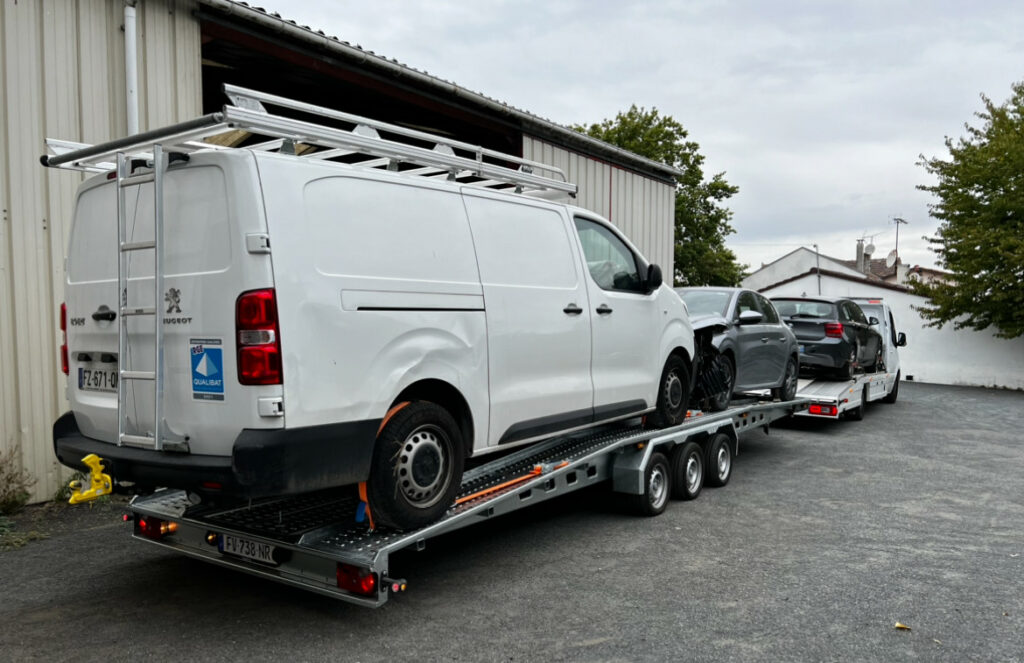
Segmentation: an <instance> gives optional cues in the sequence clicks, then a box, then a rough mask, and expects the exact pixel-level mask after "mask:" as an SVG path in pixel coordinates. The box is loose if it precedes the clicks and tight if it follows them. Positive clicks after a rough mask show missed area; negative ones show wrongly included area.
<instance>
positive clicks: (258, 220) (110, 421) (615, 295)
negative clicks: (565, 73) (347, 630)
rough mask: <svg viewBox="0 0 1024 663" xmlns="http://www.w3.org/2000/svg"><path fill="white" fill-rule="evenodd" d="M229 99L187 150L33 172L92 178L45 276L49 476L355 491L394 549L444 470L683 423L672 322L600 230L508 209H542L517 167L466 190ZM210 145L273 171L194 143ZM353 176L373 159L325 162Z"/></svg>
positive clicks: (64, 159)
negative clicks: (92, 466) (648, 424)
mask: <svg viewBox="0 0 1024 663" xmlns="http://www.w3.org/2000/svg"><path fill="white" fill-rule="evenodd" d="M234 94H235V95H236V96H234V97H233V99H235V100H236V103H237V100H238V99H239V98H245V99H247V100H248V103H247V104H246V106H247V108H242V107H241V106H242V104H238V105H237V106H226V107H225V108H224V110H223V111H222V112H221V113H214V114H211V115H209V116H206V118H200V120H203V119H206V120H207V122H206V124H203V123H202V122H200V121H198V120H197V121H193V122H192V123H191V124H188V126H187V127H186V126H185V125H178V126H175V127H169V128H167V129H165V130H160V131H157V132H150V133H149V134H141V135H139V136H135V137H131V138H128V139H122V140H120V141H115V142H114V143H109V144H106V145H98V146H92V147H88V146H78V145H76V146H72V147H73V148H74V149H71V150H70V151H68V150H67V149H65V150H64V152H63V154H58V155H56V156H49V157H43V162H44V164H46V165H50V166H63V167H79V168H85V167H90V168H91V169H92V170H96V171H102V172H100V173H99V174H98V175H96V176H95V177H93V178H91V179H89V180H87V181H86V182H84V183H83V184H82V185H81V187H80V189H79V191H78V194H77V200H76V205H75V212H74V220H73V227H72V230H71V237H70V248H69V252H68V259H67V263H66V312H62V320H64V321H65V329H66V341H65V347H64V348H63V352H64V354H65V362H64V365H65V372H67V373H68V375H69V376H70V379H69V381H68V387H67V395H68V400H69V401H70V404H71V412H69V413H67V414H65V415H64V416H63V417H61V418H60V419H59V420H58V421H57V423H56V424H55V426H54V445H55V450H56V453H57V456H58V458H59V459H60V461H61V462H62V463H64V464H65V465H68V466H71V467H76V468H82V467H83V464H82V461H81V459H82V457H83V456H86V455H87V454H89V453H95V454H97V455H99V456H100V457H102V458H103V459H104V461H105V464H106V466H107V471H108V472H109V473H110V474H111V475H112V476H114V478H115V479H116V480H119V481H124V482H128V481H130V482H134V483H135V484H136V485H137V486H140V487H156V486H168V487H175V488H184V489H188V490H191V491H194V492H196V493H197V494H200V495H227V496H265V495H274V494H292V493H301V492H306V491H312V490H317V489H322V488H327V487H333V486H341V485H346V484H357V483H364V482H365V493H364V494H365V497H366V498H367V500H368V502H369V504H370V506H371V508H372V513H373V517H374V518H375V520H376V521H377V522H378V523H379V524H384V525H388V526H392V527H395V528H411V527H417V526H420V525H423V524H426V523H428V522H430V521H432V520H434V519H436V518H438V517H440V515H442V514H443V513H444V512H445V510H446V509H447V508H448V507H449V506H450V505H451V504H452V502H453V501H454V498H455V495H456V491H457V490H458V488H459V485H460V478H461V474H462V468H463V462H464V459H465V458H466V457H469V456H475V455H480V454H486V453H489V452H494V451H497V450H503V449H507V448H509V447H512V446H516V445H523V444H528V443H530V442H532V441H536V440H539V439H542V438H545V437H549V436H551V435H553V434H557V433H564V432H569V431H574V430H578V429H582V428H585V427H589V426H593V425H595V424H598V423H602V422H609V421H614V420H618V419H625V418H631V417H636V416H638V415H647V417H648V420H649V421H653V422H654V423H656V424H659V425H668V424H675V423H679V422H681V421H682V419H683V418H684V417H685V415H686V408H687V402H688V397H689V393H690V389H691V388H692V375H693V373H694V371H693V366H692V358H693V354H694V353H693V332H692V329H691V326H690V323H689V320H688V316H687V313H686V309H685V306H684V305H683V304H682V302H681V301H680V299H679V298H678V297H677V296H676V295H675V294H674V293H673V292H672V291H671V290H670V289H669V288H668V287H666V286H665V285H664V284H663V283H662V275H661V270H660V269H659V268H658V266H657V265H651V264H649V263H648V262H647V261H646V260H645V259H644V258H643V256H641V255H640V253H639V252H638V251H637V250H636V248H635V247H633V245H632V244H631V243H630V242H629V241H628V240H627V239H626V238H625V237H624V236H622V235H621V234H620V233H619V231H618V230H616V229H615V228H614V227H613V226H612V225H611V224H609V223H608V222H607V221H605V220H604V219H602V218H600V217H599V216H596V215H595V214H593V213H591V212H588V211H586V210H583V209H579V208H576V207H573V206H570V205H567V204H564V203H561V202H552V201H549V200H543V199H540V198H537V197H530V196H528V195H524V194H522V193H515V192H514V190H515V189H514V187H518V188H519V189H526V190H530V189H535V190H539V189H543V188H544V186H543V180H546V179H547V178H544V177H540V176H538V175H532V174H529V173H530V168H531V167H533V166H536V165H537V164H529V166H527V165H524V166H522V167H520V168H519V169H518V170H517V169H514V168H510V167H508V165H507V164H508V163H513V164H515V163H516V162H517V159H516V158H515V157H509V156H507V155H503V161H502V163H501V164H498V165H491V166H487V169H486V172H485V170H484V168H483V167H482V166H481V164H482V163H483V161H481V159H480V158H479V157H477V158H476V159H475V160H474V159H473V158H467V157H461V156H458V154H457V151H461V150H463V149H465V146H463V145H461V144H458V143H451V142H450V141H449V144H450V145H453V146H454V147H453V148H452V149H448V150H442V149H439V148H437V147H435V148H434V149H432V150H428V149H424V148H420V147H416V146H413V145H407V144H404V143H400V142H397V141H395V140H385V139H382V138H380V137H379V135H376V134H375V133H374V132H373V131H367V130H366V129H365V128H357V129H356V130H354V131H353V130H348V129H346V130H342V129H338V128H336V127H334V126H319V125H316V124H310V123H306V122H299V121H297V120H291V119H290V118H284V117H280V116H276V115H271V114H269V113H267V112H266V111H265V110H263V108H262V105H261V104H259V103H255V102H257V101H262V102H265V103H271V104H275V105H279V106H282V107H287V106H288V105H289V102H288V100H283V99H281V98H278V97H271V96H270V95H260V94H259V93H254V92H250V91H240V90H238V89H235V90H234ZM246 95H248V96H246ZM294 103H295V104H296V105H298V106H299V110H302V111H303V112H306V113H310V112H312V111H311V110H310V109H311V108H313V109H315V110H316V112H318V113H321V114H324V115H325V116H327V117H330V118H332V120H338V121H340V120H344V119H348V121H349V122H350V123H351V124H353V125H361V127H366V126H371V127H372V126H373V125H374V124H379V123H373V122H372V121H370V120H366V119H365V118H354V119H352V116H342V114H340V113H337V112H336V111H330V110H328V109H318V108H315V107H309V106H307V105H305V104H298V102H294ZM254 108H255V109H256V110H253V109H254ZM247 114H248V115H247ZM243 116H244V117H249V116H252V118H250V119H249V121H248V123H246V122H243V121H242V120H240V119H238V118H239V117H243ZM285 124H287V128H288V131H287V132H286V131H284V130H283V129H279V128H278V127H280V126H284V125H285ZM232 129H233V130H236V131H238V130H240V129H244V130H245V131H248V132H250V133H251V134H254V135H255V134H262V135H263V136H264V138H263V140H264V141H265V140H266V138H265V136H270V137H271V138H272V139H276V143H275V145H274V146H272V147H277V148H280V149H276V150H275V149H270V148H268V147H267V145H268V144H267V143H261V144H258V145H255V146H253V147H250V148H236V149H223V148H217V149H213V148H211V146H209V145H208V144H203V143H199V142H198V141H199V140H200V139H201V138H202V137H203V136H209V135H215V134H218V133H221V134H222V133H223V132H225V131H227V130H232ZM300 129H301V131H300ZM386 129H387V130H388V131H390V132H392V133H401V132H402V131H405V132H406V133H409V134H417V135H416V136H413V138H417V139H421V138H422V135H420V134H418V132H411V131H408V130H402V129H401V128H399V127H387V128H386ZM190 131H191V133H189V132H190ZM347 136H349V137H351V138H347ZM282 138H286V139H285V140H282ZM293 138H294V139H295V142H294V143H293V142H292V139H293ZM438 140H439V139H438ZM346 141H351V142H352V144H350V143H348V142H346ZM298 143H301V145H303V146H304V147H312V148H313V150H312V151H311V150H308V149H307V150H306V151H305V152H303V156H297V155H296V154H294V152H298V151H300V150H297V149H295V145H296V144H298ZM353 144H354V145H355V147H358V148H359V149H358V150H355V149H354V148H353ZM66 145H67V144H65V146H66ZM158 145H159V146H160V147H157V146H158ZM375 150H376V151H375ZM355 151H359V152H361V153H364V154H370V155H371V156H373V155H374V154H377V155H379V154H382V153H383V154H384V155H385V158H384V159H380V158H379V156H378V157H377V158H376V159H375V160H374V161H372V162H365V163H362V164H351V163H339V162H337V161H334V160H332V159H331V157H333V156H335V154H339V153H344V154H346V155H347V154H352V153H354V152H355ZM143 152H145V153H146V154H148V155H149V156H150V159H149V160H147V159H146V158H145V156H143V157H142V158H133V157H136V155H137V154H141V153H143ZM482 152H486V151H482ZM118 153H119V154H120V156H116V161H117V163H119V164H120V166H119V169H118V170H116V171H110V168H111V165H110V163H109V162H110V161H111V160H112V158H111V157H112V156H114V155H117V154H118ZM318 155H319V158H318ZM396 155H399V156H400V157H401V158H397V157H396ZM442 157H443V158H442ZM431 159H434V161H431ZM453 160H459V161H453ZM438 161H441V162H443V163H442V166H444V165H445V164H448V163H449V162H452V163H455V164H456V166H457V167H452V168H450V169H449V174H448V176H447V177H446V176H445V170H444V168H443V167H438ZM463 161H464V162H466V164H468V165H467V166H464V165H463V164H461V162H463ZM518 161H519V162H523V160H518ZM397 162H400V163H401V168H404V169H405V170H404V171H403V170H402V169H401V168H398V167H397V166H395V165H394V164H395V163H397ZM523 163H524V164H527V163H528V162H523ZM410 164H412V165H415V166H416V168H415V169H410V167H409V166H410ZM423 164H426V165H423ZM473 164H476V167H475V169H474V168H473ZM388 165H391V167H390V168H389V169H386V168H387V166H388ZM370 166H378V167H370ZM381 166H384V167H381ZM431 168H433V170H434V172H435V173H440V174H441V177H427V176H417V175H423V174H424V173H428V171H430V170H431ZM463 169H465V170H473V172H474V175H475V176H474V177H469V178H466V177H464V176H463V174H462V173H463V172H464V170H463ZM456 175H457V176H456ZM481 180H483V181H481ZM495 181H497V182H498V183H499V184H501V185H502V186H505V187H506V191H502V190H495V187H494V186H493V184H494V182H495ZM562 184H563V185H564V182H563V183H562ZM509 187H512V188H509ZM154 188H157V189H160V191H154ZM563 189H564V187H563ZM119 219H120V221H119ZM119 224H123V227H121V228H119ZM155 227H156V228H157V229H161V228H162V230H160V231H158V232H155V231H154V228H155ZM154 237H155V238H156V239H155V240H154ZM119 247H120V248H119ZM155 262H156V264H154V263H155ZM155 289H158V290H159V301H157V302H156V303H155V306H154V302H153V298H154V290H155ZM119 290H120V291H121V292H120V295H119ZM147 314H149V315H147ZM154 314H155V315H154Z"/></svg>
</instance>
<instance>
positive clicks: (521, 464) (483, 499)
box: [94, 398, 809, 607]
mask: <svg viewBox="0 0 1024 663" xmlns="http://www.w3.org/2000/svg"><path fill="white" fill-rule="evenodd" d="M808 404H809V401H807V400H806V399H799V398H798V399H796V400H792V401H786V402H778V401H776V402H756V401H754V402H749V403H745V404H744V403H740V404H736V405H733V406H732V407H730V408H729V409H727V410H724V411H722V412H717V413H708V414H704V413H692V414H691V416H689V417H688V418H687V419H686V421H684V422H683V423H682V424H679V425H678V426H674V427H671V428H663V429H660V430H647V429H644V428H643V426H642V425H641V421H640V420H639V419H634V420H632V421H630V422H628V423H625V424H617V425H614V424H613V425H608V426H603V427H601V428H598V429H593V430H590V431H585V432H583V433H579V434H575V435H566V436H557V437H553V438H551V439H549V440H546V441H543V442H540V443H537V444H534V445H531V446H530V447H528V448H526V449H523V450H521V451H518V452H514V453H511V454H509V455H506V456H503V457H501V458H498V459H495V460H492V461H490V462H486V463H484V464H482V465H480V466H478V467H475V468H473V469H470V470H467V471H466V472H465V474H464V476H463V479H462V486H461V488H460V491H459V496H458V498H457V500H456V502H455V504H454V505H453V506H452V508H451V509H449V510H448V512H447V513H446V514H445V515H444V516H443V517H442V518H441V520H439V521H437V522H435V523H433V524H431V525H428V526H426V527H423V528H421V529H418V530H415V531H408V532H396V531H389V530H386V529H374V528H373V526H372V512H368V511H367V508H366V504H365V503H364V502H363V501H362V500H361V499H360V497H359V495H358V493H357V491H356V490H355V489H354V488H353V487H348V488H345V489H337V490H327V491H321V492H318V493H312V494H306V495H297V496H289V497H276V498H266V499H259V500H250V501H248V502H244V501H243V502H240V503H236V504H233V505H231V506H227V505H218V506H212V505H204V504H202V503H198V501H197V500H194V499H193V498H192V496H190V495H189V494H188V493H186V492H185V491H181V490H170V489H165V490H159V491H157V492H155V493H153V494H150V495H137V496H135V497H134V498H133V499H132V501H131V502H130V504H129V506H128V508H129V513H128V514H126V516H125V520H127V521H131V522H132V527H133V536H134V538H136V539H140V540H142V541H146V542H148V543H152V544H155V545H158V546H160V547H162V548H166V549H169V550H175V551H177V552H180V553H183V554H185V555H188V556H190V557H195V558H197V559H201V560H205V561H207V562H211V563H213V564H218V565H220V566H224V567H227V568H231V569H235V570H239V571H244V572H246V573H250V574H252V575H255V576H259V577H262V578H268V579H271V580H276V581H278V582H282V583H285V584H289V585H293V586H296V587H300V588H302V589H306V590H310V591H313V592H317V593H319V594H325V595H327V596H331V597H334V598H338V599H342V600H344V601H349V602H352V603H357V604H359V605H363V606H370V607H377V606H380V605H383V604H384V603H385V602H386V601H387V600H388V598H389V597H390V595H391V594H392V593H395V592H401V591H404V590H405V588H406V582H405V580H404V579H401V578H396V577H392V576H391V575H390V574H391V569H390V567H389V561H390V556H391V554H392V553H394V552H396V551H399V550H402V549H404V548H410V547H415V548H416V549H417V550H421V549H423V547H424V546H425V545H426V541H427V540H428V539H430V538H432V537H435V536H439V535H441V534H446V533H448V532H452V531H455V530H458V529H461V528H463V527H467V526H469V525H473V524H475V523H479V522H483V521H485V520H489V519H491V518H494V517H497V516H501V515H504V514H508V513H512V512H513V511H517V510H519V509H523V508H527V507H530V506H532V505H534V504H536V503H539V502H543V501H545V500H548V499H551V498H553V497H557V496H559V495H564V494H566V493H570V492H573V491H575V490H579V489H582V488H586V487H588V486H592V485H595V484H597V483H599V482H602V481H605V480H609V479H610V480H611V487H612V489H613V490H614V491H615V492H618V493H622V494H624V496H625V497H626V498H627V499H629V500H630V501H631V503H632V506H633V507H634V508H635V509H636V510H637V511H638V512H639V513H641V514H642V515H651V516H653V515H658V514H660V513H661V512H662V511H664V509H665V508H666V506H667V504H668V501H669V497H670V495H672V494H675V495H677V496H683V497H693V496H696V495H697V494H699V491H700V487H701V485H702V484H703V483H707V485H711V486H720V485H724V484H725V483H726V482H727V481H728V480H729V477H730V475H731V472H732V459H733V457H734V456H735V455H736V454H737V453H738V452H739V434H740V433H743V432H745V431H748V430H752V429H754V428H764V429H765V430H766V431H767V428H768V425H769V424H770V423H771V422H772V421H775V420H776V419H779V418H781V417H786V416H790V415H793V414H796V413H798V412H800V411H801V410H803V409H805V408H806V407H807V406H808ZM705 468H707V469H706V470H705ZM98 472H99V470H95V471H94V474H95V473H98Z"/></svg>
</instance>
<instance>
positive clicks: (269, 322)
mask: <svg viewBox="0 0 1024 663" xmlns="http://www.w3.org/2000/svg"><path fill="white" fill-rule="evenodd" d="M235 331H236V332H237V334H238V338H237V341H238V381H239V382H240V383H242V384H281V383H282V382H283V376H282V372H281V334H280V330H279V327H278V320H277V296H276V295H275V294H274V289H273V288H265V289H263V290H250V291H249V292H243V293H242V294H241V295H239V296H238V301H237V302H236V303H235Z"/></svg>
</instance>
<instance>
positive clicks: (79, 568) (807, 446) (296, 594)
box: [0, 383, 1024, 663]
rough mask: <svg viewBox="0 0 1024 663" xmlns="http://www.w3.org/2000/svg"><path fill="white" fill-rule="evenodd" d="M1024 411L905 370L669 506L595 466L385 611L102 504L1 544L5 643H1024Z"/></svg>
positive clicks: (64, 654)
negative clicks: (854, 415)
mask: <svg viewBox="0 0 1024 663" xmlns="http://www.w3.org/2000/svg"><path fill="white" fill-rule="evenodd" d="M1022 424H1024V394H1022V393H1019V392H1006V391H993V390H984V389H973V388H961V387H942V386H933V385H924V384H915V383H904V384H903V385H902V390H901V393H900V400H899V401H898V402H897V403H896V404H894V405H885V404H873V405H871V406H870V407H869V408H868V410H867V413H866V419H865V420H864V421H862V422H852V421H851V422H846V421H840V422H827V421H806V420H799V421H796V422H794V423H793V424H791V425H789V426H787V427H779V428H775V429H773V430H772V432H771V434H770V435H768V436H766V435H764V434H762V433H760V432H756V433H751V434H748V435H746V436H744V437H743V438H742V440H741V454H740V456H739V458H737V459H736V465H735V467H734V474H733V478H732V481H731V482H730V484H729V485H728V486H726V487H724V488H718V489H705V491H704V492H703V494H702V495H701V496H700V497H699V498H698V499H697V500H696V501H693V502H674V503H672V504H671V505H670V506H669V509H668V511H667V512H666V513H665V514H664V515H662V516H660V517H657V518H637V517H633V516H631V515H629V514H628V513H627V512H625V511H624V510H623V509H622V508H621V507H620V502H619V501H618V500H617V499H616V496H614V495H611V494H610V493H608V491H607V490H606V489H591V490H588V491H586V492H583V493H577V494H574V495H570V496H567V497H565V498H562V499H559V500H555V501H554V502H552V503H549V504H546V505H540V506H538V507H534V508H533V509H532V510H528V511H526V512H522V513H518V514H514V515H513V516H509V517H506V518H503V519H498V520H495V521H493V522H489V523H484V524H481V525H478V526H476V527H471V528H469V529H467V530H464V531H462V532H459V533H456V534H453V535H450V536H448V537H445V538H442V539H440V540H437V541H431V542H429V543H428V546H427V549H426V550H425V551H422V552H419V553H417V552H412V551H410V552H408V553H402V554H400V555H398V556H395V557H393V558H392V565H391V566H392V571H393V572H394V573H395V574H396V575H402V576H404V577H406V578H408V579H409V581H410V588H409V591H408V592H406V593H405V594H403V595H399V596H397V597H394V598H393V599H392V600H391V601H390V602H389V603H388V604H387V605H385V606H384V607H383V608H381V609H379V610H368V609H365V608H359V607H356V606H351V605H347V604H344V603H341V602H338V601H335V600H332V599H329V598H324V597H320V596H316V595H313V594H309V593H305V592H302V591H300V590H296V589H292V588H288V587H284V586H280V585H277V584H275V583H272V582H269V581H263V580H258V579H254V578H251V577H249V576H247V575H243V574H239V573H234V572H229V571H225V570H222V569H218V568H215V567H213V566H211V565H208V564H204V563H203V562H199V561H193V560H189V559H186V558H183V557H180V556H177V555H174V554H169V553H165V552H163V551H161V550H159V549H156V548H154V547H151V546H148V545H146V544H144V543H141V542H136V541H132V540H130V539H129V538H128V532H127V531H125V529H124V528H125V526H124V524H123V523H121V522H119V521H118V520H117V519H116V513H115V511H116V510H114V509H109V508H108V509H107V511H106V512H104V511H103V510H100V511H96V510H94V511H93V512H87V511H80V512H77V513H78V514H81V515H80V516H78V515H72V516H71V518H72V522H71V524H70V526H65V527H61V528H60V529H59V531H57V532H56V533H54V534H53V535H52V536H51V537H50V538H48V539H46V540H43V541H37V542H33V543H31V544H29V545H28V546H26V547H24V548H22V549H20V550H15V551H12V552H5V553H0V596H2V600H0V659H2V660H10V661H26V660H39V661H54V660H75V661H91V660H111V661H122V660H133V661H134V660H139V659H144V658H146V659H152V660H171V659H174V660H204V661H220V660H241V661H246V662H247V663H248V662H257V661H278V660H295V661H321V660H322V661H327V660H331V661H337V660H344V661H378V660H424V661H439V660H452V661H538V660H556V661H558V660H587V661H620V660H621V661H631V660H650V661H667V660H678V661H911V660H920V661H1021V660H1024V428H1022ZM75 518H79V520H77V521H76V520H74V519H75ZM896 622H901V623H903V624H906V625H908V626H910V627H911V629H912V630H898V629H896V628H894V625H895V623H896Z"/></svg>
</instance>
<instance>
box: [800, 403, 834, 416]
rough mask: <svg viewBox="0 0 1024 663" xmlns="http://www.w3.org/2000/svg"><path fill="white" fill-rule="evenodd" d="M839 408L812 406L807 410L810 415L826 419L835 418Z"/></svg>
mask: <svg viewBox="0 0 1024 663" xmlns="http://www.w3.org/2000/svg"><path fill="white" fill-rule="evenodd" d="M838 409H839V408H837V407H836V406H835V405H817V404H815V405H811V406H810V407H808V408H807V412H808V413H809V414H820V415H822V416H824V417H834V416H836V412H837V411H838Z"/></svg>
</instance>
